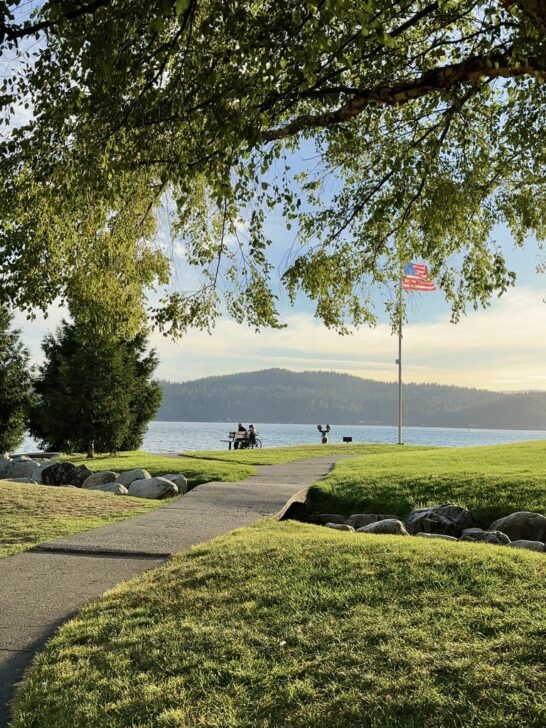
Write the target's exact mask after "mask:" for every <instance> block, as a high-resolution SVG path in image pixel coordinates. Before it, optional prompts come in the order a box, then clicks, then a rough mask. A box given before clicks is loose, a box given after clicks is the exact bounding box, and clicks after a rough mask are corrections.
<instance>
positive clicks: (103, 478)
mask: <svg viewBox="0 0 546 728" xmlns="http://www.w3.org/2000/svg"><path fill="white" fill-rule="evenodd" d="M117 477H118V474H117V473H114V471H113V470H102V471H101V472H100V473H92V475H90V476H89V477H88V478H86V479H85V480H84V481H83V483H82V488H95V487H96V486H97V485H102V484H103V483H113V482H114V481H115V480H116V478H117Z"/></svg>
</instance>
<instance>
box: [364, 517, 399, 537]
mask: <svg viewBox="0 0 546 728" xmlns="http://www.w3.org/2000/svg"><path fill="white" fill-rule="evenodd" d="M356 532H357V533H381V534H392V535H394V536H409V533H408V532H407V531H406V529H405V528H404V524H403V523H402V521H399V520H398V519H397V518H385V519H384V520H382V521H376V522H375V523H370V524H368V525H367V526H362V528H357V529H356Z"/></svg>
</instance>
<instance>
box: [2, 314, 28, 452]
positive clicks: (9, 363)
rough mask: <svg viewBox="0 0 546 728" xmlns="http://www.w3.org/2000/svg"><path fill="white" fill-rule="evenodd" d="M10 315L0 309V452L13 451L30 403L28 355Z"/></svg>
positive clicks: (22, 433)
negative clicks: (11, 325)
mask: <svg viewBox="0 0 546 728" xmlns="http://www.w3.org/2000/svg"><path fill="white" fill-rule="evenodd" d="M11 319H12V317H11V315H10V314H9V312H8V311H7V310H6V309H5V308H2V307H1V306H0V452H4V451H9V450H13V449H14V448H16V447H17V445H19V443H20V442H21V440H22V439H23V435H24V433H25V417H26V413H27V409H28V406H29V401H30V385H31V378H30V370H29V353H28V350H27V349H25V347H24V346H23V344H22V342H21V334H20V332H19V331H18V330H13V329H10V324H11Z"/></svg>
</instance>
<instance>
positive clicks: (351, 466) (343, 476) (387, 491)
mask: <svg viewBox="0 0 546 728" xmlns="http://www.w3.org/2000/svg"><path fill="white" fill-rule="evenodd" d="M311 501H312V504H313V510H315V511H323V512H326V513H346V514H350V513H366V512H368V513H393V514H397V515H399V516H401V517H405V516H407V514H408V513H409V512H410V511H411V510H412V509H413V508H418V507H420V506H423V505H432V504H440V503H446V502H452V503H456V504H458V505H463V506H466V507H467V508H468V509H469V510H470V511H471V512H472V513H473V514H474V515H475V516H476V518H477V520H478V521H479V522H480V525H482V526H488V525H489V524H490V523H491V522H492V521H493V520H494V519H496V518H499V517H501V516H505V515H507V514H509V513H512V512H514V511H538V512H539V513H544V514H546V442H544V441H539V442H525V443H517V444H514V445H495V446H488V447H475V448H439V449H431V450H413V451H409V450H406V448H405V447H404V448H398V449H397V450H395V451H394V452H393V451H386V450H379V449H378V450H376V451H375V452H374V453H370V457H366V458H356V459H351V460H347V461H344V462H341V463H338V464H337V466H336V468H335V469H334V470H333V471H332V473H331V474H330V475H329V476H328V477H327V478H326V479H325V480H323V481H321V482H320V483H318V484H317V485H315V486H314V487H313V489H312V491H311Z"/></svg>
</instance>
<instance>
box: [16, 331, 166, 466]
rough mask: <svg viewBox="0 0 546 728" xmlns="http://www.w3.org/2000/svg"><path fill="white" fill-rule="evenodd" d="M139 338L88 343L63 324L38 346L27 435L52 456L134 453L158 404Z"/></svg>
mask: <svg viewBox="0 0 546 728" xmlns="http://www.w3.org/2000/svg"><path fill="white" fill-rule="evenodd" d="M146 347H147V339H146V335H145V334H144V333H142V332H141V333H139V334H138V335H137V336H136V337H135V338H133V339H131V340H127V341H113V340H110V339H104V338H96V339H93V340H92V339H90V338H89V337H88V336H86V331H85V330H84V329H83V327H82V326H81V325H78V324H70V323H67V322H66V321H63V323H62V325H61V326H60V327H59V329H58V331H57V334H56V335H53V334H50V335H48V336H46V338H45V339H44V342H43V344H42V349H43V351H44V354H45V363H44V364H43V365H42V366H41V367H40V371H39V376H38V377H37V378H36V380H35V392H36V396H37V400H36V403H35V405H34V407H33V408H32V412H31V418H30V430H31V433H32V434H33V435H34V436H35V437H37V438H38V439H40V440H42V442H43V443H44V444H46V445H47V446H48V447H50V448H52V449H54V450H66V451H69V452H70V451H85V452H87V453H88V455H89V457H93V455H94V453H95V451H96V452H115V451H117V450H127V449H135V448H137V447H138V446H139V445H140V444H141V442H142V438H143V436H144V432H145V430H146V425H147V423H148V422H149V421H150V419H151V418H152V417H153V416H154V414H155V413H156V411H157V409H158V407H159V405H160V402H161V391H160V388H159V385H158V383H157V382H156V381H154V380H153V379H152V375H153V372H154V370H155V368H156V366H157V364H158V358H157V355H156V353H155V351H150V352H148V353H146Z"/></svg>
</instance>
